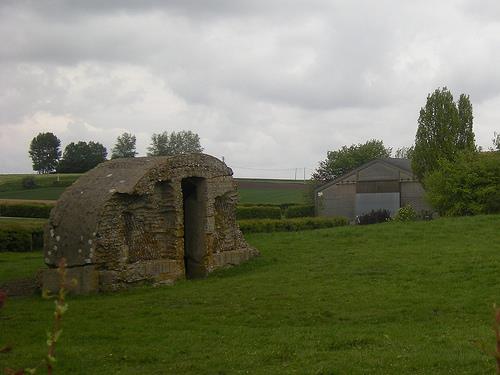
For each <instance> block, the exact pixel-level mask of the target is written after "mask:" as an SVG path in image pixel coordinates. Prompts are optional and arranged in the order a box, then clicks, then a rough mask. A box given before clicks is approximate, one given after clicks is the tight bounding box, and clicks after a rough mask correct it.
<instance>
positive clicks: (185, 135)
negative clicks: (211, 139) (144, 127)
mask: <svg viewBox="0 0 500 375" xmlns="http://www.w3.org/2000/svg"><path fill="white" fill-rule="evenodd" d="M148 151H149V152H148V155H149V156H172V155H177V154H188V153H191V152H195V153H196V152H203V148H202V147H201V144H200V137H199V136H198V134H196V133H193V132H192V131H190V130H188V131H185V130H182V131H180V132H178V133H176V132H172V133H170V135H169V134H168V132H166V131H165V132H163V133H160V134H153V136H152V137H151V146H149V147H148Z"/></svg>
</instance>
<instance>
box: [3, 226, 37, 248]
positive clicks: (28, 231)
mask: <svg viewBox="0 0 500 375" xmlns="http://www.w3.org/2000/svg"><path fill="white" fill-rule="evenodd" d="M43 226H44V222H39V223H37V222H25V223H24V222H22V221H19V222H16V221H10V220H9V221H4V220H0V252H2V251H11V252H26V251H33V250H39V249H42V248H43Z"/></svg>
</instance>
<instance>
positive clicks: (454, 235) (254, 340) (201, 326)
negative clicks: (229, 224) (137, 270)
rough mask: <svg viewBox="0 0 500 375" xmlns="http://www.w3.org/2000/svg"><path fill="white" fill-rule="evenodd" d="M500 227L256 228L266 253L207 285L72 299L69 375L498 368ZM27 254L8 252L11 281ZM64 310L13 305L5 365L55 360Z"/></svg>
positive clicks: (0, 272)
mask: <svg viewBox="0 0 500 375" xmlns="http://www.w3.org/2000/svg"><path fill="white" fill-rule="evenodd" d="M499 227H500V215H486V216H475V217H463V218H444V219H443V218H442V219H438V220H434V221H432V222H423V221H419V222H410V223H398V222H391V223H389V224H383V225H372V226H365V227H359V226H345V227H340V228H331V229H321V230H314V231H301V232H286V233H256V234H248V235H245V237H246V238H247V240H248V241H249V242H250V244H251V245H252V246H254V247H255V248H257V249H259V250H260V252H261V256H260V257H257V258H254V259H252V260H251V261H249V262H246V263H244V264H242V265H240V266H238V267H232V268H228V269H224V270H220V271H217V272H215V273H212V274H210V275H209V276H208V277H207V278H206V279H204V280H196V281H195V280H182V281H179V282H178V283H176V284H175V285H174V286H169V287H158V288H151V287H150V286H144V287H142V286H141V287H136V288H133V289H131V290H127V291H122V292H116V293H106V294H98V295H88V296H81V297H77V298H72V299H71V301H70V313H68V314H66V315H65V316H64V324H65V326H64V331H63V336H62V337H61V342H60V343H61V347H60V348H58V349H57V353H58V358H57V359H58V362H57V366H58V367H57V369H56V371H55V374H71V375H82V374H85V375H87V374H175V375H187V374H224V373H225V374H237V373H248V374H294V373H295V374H304V373H307V374H352V375H359V374H384V375H401V374H436V375H437V374H454V375H459V374H460V375H466V374H467V375H470V374H492V373H494V366H495V363H494V362H495V361H494V360H492V359H491V357H490V355H489V354H484V353H483V352H482V351H481V350H479V349H478V347H477V346H476V345H475V342H477V341H479V342H487V343H488V345H493V344H494V339H493V338H492V334H493V331H492V329H491V320H492V312H491V306H492V305H493V303H494V302H495V301H497V302H498V301H500V288H499V287H498V275H500V262H498V261H497V260H498V258H499V254H500V243H499V241H495V240H494V239H496V238H498V228H499ZM27 256H28V257H33V256H34V253H23V254H15V253H1V254H0V278H3V277H4V275H5V274H9V273H10V269H12V268H15V269H18V270H20V272H25V271H24V265H25V264H26V257H27ZM38 262H39V263H38V265H39V266H43V257H42V254H41V253H40V254H39V256H38ZM30 263H33V262H32V261H30ZM32 269H36V267H34V265H32ZM24 275H25V273H23V274H22V276H24ZM167 307H168V308H167ZM53 312H54V305H53V304H51V303H47V301H46V300H43V299H41V298H40V297H39V296H32V297H20V298H12V299H10V300H8V304H7V305H6V310H5V311H4V313H5V314H2V317H5V318H7V317H8V318H10V319H1V320H0V327H1V330H0V332H1V334H0V337H1V338H0V341H1V342H2V343H11V344H12V345H13V350H12V351H11V352H10V353H2V354H0V356H1V357H0V363H2V365H0V371H1V370H2V369H3V368H2V367H3V366H6V365H7V364H9V365H11V366H20V365H22V364H27V363H33V361H35V360H37V359H38V358H40V357H41V356H43V355H44V353H45V350H44V348H43V347H42V345H40V340H43V339H44V338H45V337H46V330H47V325H46V323H45V322H46V321H47V316H48V315H49V314H53Z"/></svg>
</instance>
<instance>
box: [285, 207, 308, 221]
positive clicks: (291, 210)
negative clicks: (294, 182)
mask: <svg viewBox="0 0 500 375" xmlns="http://www.w3.org/2000/svg"><path fill="white" fill-rule="evenodd" d="M310 216H314V206H313V205H297V206H290V207H288V208H287V210H286V211H285V217H286V218H293V217H310Z"/></svg>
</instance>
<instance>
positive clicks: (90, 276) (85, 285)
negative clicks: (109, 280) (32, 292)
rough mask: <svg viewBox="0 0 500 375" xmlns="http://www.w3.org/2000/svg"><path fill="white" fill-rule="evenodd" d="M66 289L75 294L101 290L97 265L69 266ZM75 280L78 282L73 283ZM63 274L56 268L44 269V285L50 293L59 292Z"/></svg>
mask: <svg viewBox="0 0 500 375" xmlns="http://www.w3.org/2000/svg"><path fill="white" fill-rule="evenodd" d="M66 271H67V273H66V289H67V290H69V291H70V293H74V294H89V293H94V292H97V291H98V290H99V273H98V272H97V270H96V268H95V266H83V267H73V268H67V270H66ZM72 280H75V282H76V283H73V281H72ZM60 286H61V276H60V275H59V272H58V270H57V269H56V268H50V269H47V270H44V271H43V274H42V287H43V289H46V290H48V291H49V292H50V293H52V294H55V293H58V292H59V288H60Z"/></svg>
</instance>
